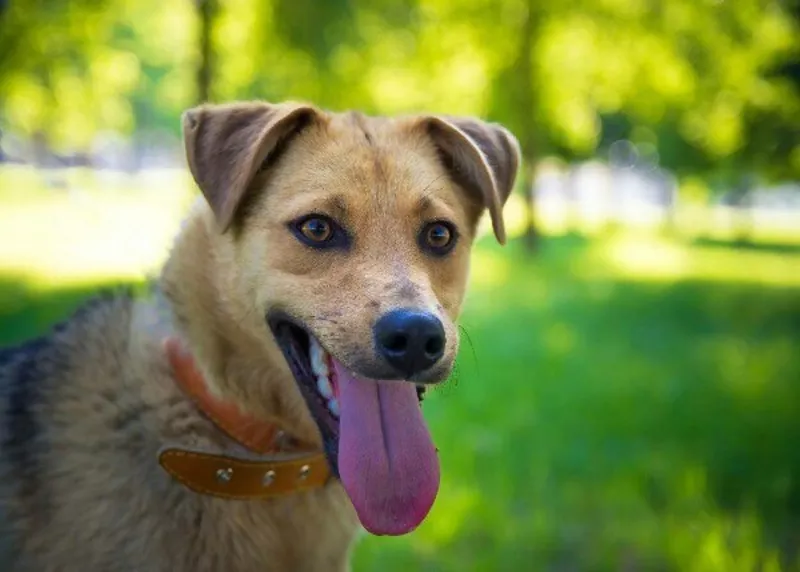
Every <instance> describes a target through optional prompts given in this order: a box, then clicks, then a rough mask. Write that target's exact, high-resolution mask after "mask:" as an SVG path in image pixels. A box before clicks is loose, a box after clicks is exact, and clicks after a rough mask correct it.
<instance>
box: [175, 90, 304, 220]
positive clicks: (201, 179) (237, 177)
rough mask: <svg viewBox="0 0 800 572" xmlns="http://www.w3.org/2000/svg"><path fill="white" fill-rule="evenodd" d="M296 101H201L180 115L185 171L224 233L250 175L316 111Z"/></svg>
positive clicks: (250, 179)
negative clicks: (206, 103)
mask: <svg viewBox="0 0 800 572" xmlns="http://www.w3.org/2000/svg"><path fill="white" fill-rule="evenodd" d="M317 113H318V112H317V110H316V109H315V108H313V107H311V106H308V105H300V104H288V103H286V104H277V105H273V104H269V103H263V102H253V103H231V104H225V105H201V106H199V107H195V108H193V109H190V110H188V111H185V112H184V114H183V139H184V145H185V147H186V157H187V160H188V162H189V169H190V170H191V172H192V176H193V177H194V180H195V182H197V185H198V186H199V187H200V190H201V191H202V192H203V195H204V196H205V198H206V201H208V204H209V205H210V206H211V209H212V210H213V211H214V215H215V216H216V218H217V222H218V223H219V226H220V228H221V230H222V232H225V231H226V230H227V229H228V228H229V227H230V225H231V223H232V222H233V219H234V215H235V214H236V209H237V208H238V206H239V205H240V204H241V202H242V199H243V198H244V196H245V194H246V192H247V190H248V188H249V187H250V184H251V183H252V181H253V178H254V177H255V175H256V174H257V173H258V172H259V171H260V169H261V168H262V166H263V165H265V164H266V162H267V160H268V159H269V158H271V157H270V154H271V153H274V152H276V151H278V150H279V146H280V143H281V142H282V141H284V140H285V139H286V138H288V137H290V136H291V135H292V134H294V133H297V132H298V131H299V130H300V129H302V128H303V127H304V126H305V125H307V124H308V122H309V121H310V120H311V119H312V118H313V117H314V116H315V115H316V114H317Z"/></svg>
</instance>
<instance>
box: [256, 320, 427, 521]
mask: <svg viewBox="0 0 800 572" xmlns="http://www.w3.org/2000/svg"><path fill="white" fill-rule="evenodd" d="M268 322H269V325H270V328H271V329H272V332H273V334H274V335H275V338H276V340H277V342H278V345H279V346H280V348H281V350H282V351H283V354H284V356H285V358H286V361H287V362H288V364H289V368H290V370H291V371H292V374H293V375H294V377H295V380H296V382H297V384H298V387H299V389H300V392H301V394H302V395H303V397H304V399H305V401H306V404H307V405H308V408H309V410H310V412H311V415H312V417H313V418H314V420H315V422H316V423H317V426H318V427H319V430H320V432H321V434H322V439H323V444H324V448H325V453H326V455H327V458H328V462H329V463H330V466H331V470H332V471H333V473H334V474H335V475H336V476H339V477H340V479H341V480H342V484H343V485H344V488H345V490H346V491H347V493H348V495H349V497H350V499H351V501H352V502H353V506H354V507H355V509H356V512H357V513H358V516H359V519H360V520H361V523H362V525H363V526H364V527H365V528H366V529H367V530H368V531H370V532H372V533H373V534H392V535H398V534H405V533H407V532H410V531H412V530H414V529H415V528H416V527H417V526H418V525H419V524H420V523H421V522H422V520H423V519H424V518H425V516H427V513H428V511H429V510H430V508H431V506H432V505H433V501H434V499H435V498H436V493H437V492H438V487H439V462H438V457H437V454H436V449H435V447H434V446H433V443H432V441H431V438H430V434H429V432H428V429H427V426H426V425H425V422H424V420H423V418H422V413H421V411H420V402H421V400H422V396H423V389H422V388H420V387H418V386H417V385H415V384H413V383H411V382H406V381H396V380H395V381H389V380H374V379H368V378H365V377H362V376H359V375H358V374H356V373H353V372H352V371H350V370H349V369H348V368H346V367H345V366H343V365H342V364H341V363H340V362H339V361H338V360H337V359H336V358H335V357H334V356H332V355H331V354H330V353H328V352H327V351H326V350H325V348H324V347H323V346H322V344H320V342H319V341H318V340H317V339H316V337H315V336H314V335H313V334H311V333H310V332H309V331H308V330H307V329H306V328H304V327H302V326H300V325H299V324H298V323H297V322H296V321H294V320H291V319H289V318H286V317H285V316H283V315H281V316H271V317H270V319H269V320H268Z"/></svg>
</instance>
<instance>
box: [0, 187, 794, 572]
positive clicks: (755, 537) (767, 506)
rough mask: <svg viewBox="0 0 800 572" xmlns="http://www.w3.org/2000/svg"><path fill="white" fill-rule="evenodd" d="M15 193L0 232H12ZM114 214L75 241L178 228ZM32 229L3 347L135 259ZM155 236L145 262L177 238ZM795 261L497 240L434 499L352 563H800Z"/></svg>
mask: <svg viewBox="0 0 800 572" xmlns="http://www.w3.org/2000/svg"><path fill="white" fill-rule="evenodd" d="M151 196H154V195H151ZM56 200H60V199H56ZM152 200H153V204H154V205H156V204H160V203H158V200H159V199H157V198H153V199H152ZM170 201H172V199H170V200H168V201H167V202H169V204H177V202H170ZM29 202H30V201H28V200H26V199H24V198H22V199H19V200H18V202H16V203H15V204H16V207H15V208H19V209H22V208H26V209H29V210H28V211H26V213H27V214H26V219H25V222H26V224H21V223H20V222H19V221H18V222H17V226H15V227H13V228H15V229H16V230H15V232H19V229H23V230H24V228H26V227H27V223H30V224H32V225H41V226H42V228H44V227H45V226H46V225H42V222H41V221H42V217H44V216H45V215H44V214H42V213H52V212H53V211H52V210H48V209H52V206H50V207H48V206H47V204H48V203H47V202H45V203H42V204H40V205H39V206H31V205H30V204H28V203H29ZM3 204H4V205H10V204H12V201H9V202H7V203H3ZM123 211H124V213H123ZM9 212H11V211H10V209H6V208H5V207H0V237H2V238H3V240H2V241H0V243H7V242H9V241H10V237H11V238H13V236H12V235H10V234H7V233H9V230H8V229H9V228H11V227H10V226H7V225H6V224H4V220H6V219H8V217H9V216H10V215H8V213H9ZM102 212H103V213H107V212H115V213H117V215H120V213H123V214H125V213H127V216H124V217H123V219H124V220H123V219H120V220H119V221H118V223H119V225H117V224H113V223H112V222H104V223H103V225H101V226H100V227H98V228H102V229H104V230H103V232H104V233H107V234H111V235H113V236H106V235H105V234H103V233H99V232H98V231H97V228H95V229H94V230H92V229H91V228H89V229H87V228H78V229H77V230H76V233H77V236H78V238H76V239H75V240H74V241H72V239H71V238H69V237H70V235H69V234H65V235H64V238H62V240H61V241H60V244H59V245H58V248H59V249H62V250H60V252H62V256H68V253H70V252H73V251H74V249H75V248H76V246H75V245H81V246H80V249H89V250H91V249H90V248H89V247H90V245H91V244H93V243H94V244H97V245H98V250H102V247H103V245H107V244H108V243H109V241H110V242H112V243H113V241H114V240H117V238H115V236H116V235H114V232H115V229H116V228H117V227H118V226H123V227H125V228H129V227H136V226H137V225H138V226H139V227H140V228H142V235H145V234H148V233H150V232H154V233H156V234H157V235H158V236H160V237H162V238H163V240H164V241H166V240H167V239H166V238H164V237H167V236H168V235H169V234H170V232H172V231H174V228H171V231H169V232H168V231H166V230H164V229H163V228H161V227H159V228H158V229H156V228H154V227H150V228H144V227H146V226H147V224H154V223H152V221H153V220H158V219H155V218H150V217H149V215H147V214H146V213H148V212H152V209H151V210H150V211H149V210H148V209H146V208H144V207H141V208H140V209H139V210H125V209H117V210H116V211H114V210H113V209H112V210H111V211H102ZM4 215H5V216H4ZM47 216H50V215H47ZM82 216H84V217H85V216H86V214H85V207H80V208H75V207H73V208H72V209H71V210H70V209H67V210H66V211H63V212H62V213H61V220H62V221H63V222H64V224H65V225H67V224H70V223H69V222H68V221H70V220H76V219H78V218H80V217H82ZM107 216H109V219H110V221H114V220H115V219H114V217H113V216H111V215H107ZM146 223H147V224H146ZM173 223H174V221H173ZM126 225H127V226H126ZM73 226H77V225H73ZM145 230H146V231H147V232H145ZM119 232H121V233H123V234H124V233H125V232H127V231H125V230H120V231H119ZM159 233H160V234H159ZM51 236H52V235H51ZM70 241H72V242H70ZM10 242H14V241H10ZM17 242H21V241H17ZM70 244H71V245H70ZM8 248H9V247H8V246H7V249H8ZM19 248H20V249H21V251H22V250H24V252H25V255H24V256H17V261H18V262H19V261H20V260H21V261H22V262H21V263H19V264H11V263H9V262H7V261H8V260H9V258H8V257H7V258H6V259H3V257H2V256H0V345H1V344H3V343H10V342H13V341H17V340H19V339H22V338H24V337H27V336H29V335H32V334H33V333H35V332H38V331H40V330H41V329H43V328H45V327H47V325H48V324H50V323H51V322H52V321H54V320H56V319H58V318H60V317H62V316H64V315H65V314H66V313H67V312H69V311H70V310H71V308H73V307H74V306H75V305H76V304H77V303H78V302H79V301H80V300H81V299H83V298H84V297H85V296H86V295H88V293H89V291H91V289H92V288H93V287H94V285H96V284H99V283H100V282H103V281H105V280H106V279H113V280H118V279H127V278H130V277H133V276H135V275H136V272H134V271H133V270H131V268H132V267H133V266H134V265H133V264H132V263H130V261H128V262H129V264H127V265H126V264H125V263H124V261H125V259H126V254H125V252H124V251H122V252H120V253H119V257H120V258H121V259H122V262H119V265H118V266H117V265H114V266H111V267H108V266H105V265H104V264H103V261H104V260H106V259H107V258H104V256H106V257H107V256H108V255H107V254H106V255H99V254H97V255H92V254H91V253H84V256H83V258H82V261H83V262H82V264H84V266H85V268H84V270H85V272H83V273H82V274H80V275H73V274H69V273H65V274H59V273H54V274H52V275H49V274H48V273H47V268H48V264H49V263H50V262H49V261H50V260H51V258H48V257H52V256H53V255H52V252H51V248H55V246H50V245H49V243H47V244H45V243H43V242H41V241H40V242H39V243H38V247H37V248H36V249H33V248H31V247H30V245H25V246H19ZM149 248H150V250H149V254H148V255H147V256H149V258H147V257H146V256H144V255H142V257H141V258H137V259H136V262H137V263H140V262H141V263H142V266H144V262H143V260H144V259H145V258H147V260H146V261H147V262H148V263H150V262H151V261H153V260H155V258H157V257H158V256H161V255H162V252H164V251H165V248H164V244H154V245H151V246H150V247H149ZM80 249H79V250H80ZM39 251H44V254H42V257H41V259H37V256H36V253H37V252H39ZM64 253H66V254H64ZM92 256H96V258H95V259H94V262H92ZM56 258H60V257H56ZM37 260H38V261H37ZM87 260H88V262H86V261H87ZM68 266H69V265H68V264H67V263H66V262H64V263H62V264H61V265H60V266H59V268H66V267H68ZM109 268H110V270H109ZM798 269H800V249H798V248H797V247H795V246H789V247H786V248H782V249H780V248H773V247H749V248H744V247H734V246H731V245H728V244H725V243H720V242H715V241H695V242H687V241H681V240H674V239H669V238H665V237H663V236H658V235H653V234H638V235H631V234H630V233H620V234H613V235H607V236H597V237H594V238H592V239H591V240H585V239H581V238H578V237H574V236H563V237H560V238H549V239H546V240H545V241H544V242H543V246H542V249H541V252H540V253H539V254H538V255H537V256H536V257H534V258H531V257H528V256H526V255H525V253H523V252H522V251H521V249H520V248H519V247H517V246H515V245H512V246H510V247H507V248H505V249H501V248H499V247H497V246H495V245H493V244H492V243H491V241H490V240H489V239H488V237H487V238H484V239H482V240H481V242H480V244H479V245H478V248H477V250H476V252H475V256H474V269H473V279H472V288H471V290H470V295H469V297H468V301H467V306H466V311H465V314H464V317H463V320H462V324H463V326H464V328H465V329H466V331H467V333H468V340H469V341H468V340H467V338H465V340H464V351H463V352H462V355H461V358H460V360H459V366H458V371H457V375H456V376H454V380H453V381H451V382H450V383H448V384H447V385H446V386H444V387H443V388H441V389H439V390H437V391H435V392H434V393H433V394H432V395H431V396H430V397H429V398H428V400H427V401H426V404H425V414H426V417H427V418H428V420H429V422H430V425H431V428H432V431H433V434H434V436H435V439H436V442H437V446H438V447H439V449H440V458H441V462H442V470H443V476H442V479H443V482H442V488H441V491H440V495H439V498H438V499H437V502H436V505H435V507H434V509H433V511H432V513H431V515H430V517H429V518H428V519H427V521H426V522H425V523H424V524H423V525H422V527H420V529H419V530H418V531H417V532H415V533H414V534H412V535H409V536H406V537H401V538H372V537H365V538H363V539H362V541H361V542H360V543H359V545H358V547H357V549H356V551H355V553H354V569H355V570H381V571H385V572H391V571H394V570H398V571H401V570H437V571H439V570H454V571H455V570H459V571H461V570H544V571H554V572H555V571H578V570H580V571H592V572H594V571H598V572H599V571H606V570H607V571H612V570H614V571H617V570H630V571H662V570H663V571H681V572H682V571H696V572H706V571H708V572H712V571H713V572H738V571H741V572H745V571H747V572H750V571H756V570H762V571H764V572H768V571H769V572H773V571H778V570H784V571H789V570H798V569H800V566H798V563H797V561H796V553H797V549H798V548H800V480H798V479H800V447H798V443H800V352H798V349H797V348H798V342H800V270H798ZM104 270H105V271H106V274H107V276H106V277H105V278H103V276H102V274H103V271H104ZM58 272H60V271H58ZM53 276H55V278H54V277H53ZM790 561H792V562H790Z"/></svg>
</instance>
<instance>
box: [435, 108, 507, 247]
mask: <svg viewBox="0 0 800 572" xmlns="http://www.w3.org/2000/svg"><path fill="white" fill-rule="evenodd" d="M423 121H424V123H425V125H426V127H427V130H428V134H429V135H430V136H431V138H433V141H434V143H436V145H437V147H438V148H439V151H440V153H441V155H442V158H443V159H444V161H445V165H446V166H447V168H448V169H449V170H450V171H451V173H452V174H453V177H454V178H455V179H456V181H457V182H458V183H460V184H462V185H464V186H466V187H467V188H468V189H470V190H475V191H478V193H479V194H480V196H481V198H482V199H483V204H484V206H485V207H486V208H487V209H489V214H490V216H491V218H492V227H493V228H494V235H495V237H496V238H497V241H498V242H499V243H500V244H505V242H506V231H505V226H504V224H503V205H504V204H505V203H506V200H507V199H508V196H509V195H510V194H511V190H512V189H513V188H514V181H515V180H516V178H517V169H518V168H519V162H520V151H519V143H518V142H517V139H516V137H514V136H513V135H512V134H511V132H510V131H508V130H507V129H506V128H505V127H503V126H502V125H498V124H496V123H488V122H485V121H480V120H478V119H471V118H462V117H446V116H433V117H427V118H425V119H424V120H423Z"/></svg>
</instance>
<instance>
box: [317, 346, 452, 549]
mask: <svg viewBox="0 0 800 572" xmlns="http://www.w3.org/2000/svg"><path fill="white" fill-rule="evenodd" d="M332 361H333V367H334V368H335V371H336V384H337V386H338V390H339V407H340V412H341V415H340V418H339V419H340V421H339V475H340V476H341V478H342V483H343V484H344V488H345V490H346V491H347V494H348V495H349V496H350V500H351V501H352V503H353V506H354V507H355V509H356V512H357V513H358V518H359V520H360V521H361V524H362V525H363V526H364V528H365V529H367V531H369V532H371V533H372V534H391V535H400V534H405V533H407V532H411V531H412V530H414V529H415V528H416V527H417V526H419V524H420V523H421V522H422V520H423V519H424V518H425V516H427V514H428V511H429V510H430V509H431V506H432V505H433V501H434V499H435V498H436V493H437V492H438V490H439V458H438V456H437V454H436V448H435V447H434V446H433V442H432V441H431V436H430V433H429V432H428V428H427V426H426V425H425V421H424V419H423V418H422V411H421V409H420V406H419V401H418V399H417V392H416V389H415V387H414V385H413V384H411V383H405V382H402V381H374V380H367V379H360V378H357V377H355V376H353V374H352V373H350V372H349V371H347V370H346V369H345V368H344V367H343V366H342V365H341V364H340V363H339V362H337V361H336V360H332Z"/></svg>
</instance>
